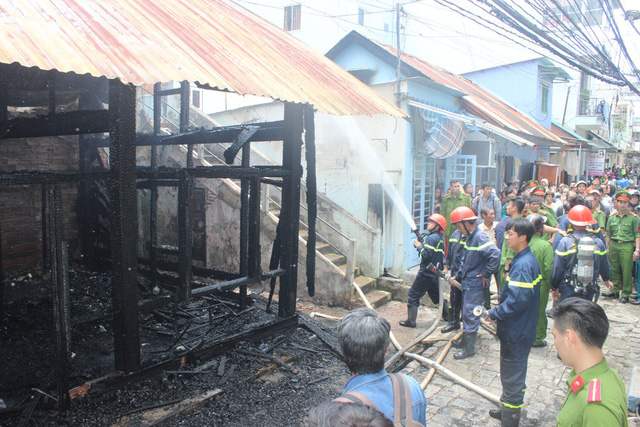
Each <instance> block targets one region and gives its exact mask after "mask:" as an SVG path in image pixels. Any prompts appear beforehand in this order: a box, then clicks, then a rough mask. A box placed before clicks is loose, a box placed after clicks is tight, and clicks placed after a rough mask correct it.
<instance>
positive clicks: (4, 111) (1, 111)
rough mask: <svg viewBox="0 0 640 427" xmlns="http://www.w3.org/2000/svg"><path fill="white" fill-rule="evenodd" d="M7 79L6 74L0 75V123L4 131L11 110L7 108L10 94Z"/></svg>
mask: <svg viewBox="0 0 640 427" xmlns="http://www.w3.org/2000/svg"><path fill="white" fill-rule="evenodd" d="M5 79H6V77H5V76H4V74H3V73H0V123H1V124H2V129H4V127H5V123H6V122H7V119H8V118H9V109H8V108H7V107H8V101H9V99H8V98H9V94H8V88H7V84H6V81H5Z"/></svg>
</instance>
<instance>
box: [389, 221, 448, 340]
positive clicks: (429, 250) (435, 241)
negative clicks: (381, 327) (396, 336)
mask: <svg viewBox="0 0 640 427" xmlns="http://www.w3.org/2000/svg"><path fill="white" fill-rule="evenodd" d="M427 220H428V224H427V231H428V232H429V234H428V235H427V237H426V238H425V239H424V242H422V243H421V242H420V241H418V240H416V241H415V242H414V243H413V245H414V246H415V247H416V249H417V250H418V254H420V270H419V271H418V275H417V276H416V280H414V281H413V284H412V285H411V289H409V301H408V303H407V320H401V321H400V322H399V323H400V326H404V327H407V328H415V327H416V324H417V319H418V307H420V298H422V297H423V296H424V294H425V293H429V298H431V301H433V303H434V304H438V303H439V302H440V293H439V289H438V277H437V276H436V273H434V272H432V271H430V270H429V269H428V268H427V266H428V265H429V264H433V265H434V266H435V267H436V268H439V269H442V267H443V265H444V248H445V243H444V231H445V229H446V228H447V220H445V219H444V217H443V216H442V215H440V214H432V215H431V216H430V217H429V218H428V219H427ZM443 303H444V306H445V308H446V304H447V302H446V301H443Z"/></svg>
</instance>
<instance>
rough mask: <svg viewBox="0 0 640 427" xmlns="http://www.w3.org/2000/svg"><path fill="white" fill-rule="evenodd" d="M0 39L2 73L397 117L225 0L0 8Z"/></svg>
mask: <svg viewBox="0 0 640 427" xmlns="http://www.w3.org/2000/svg"><path fill="white" fill-rule="evenodd" d="M0 38H1V39H2V43H0V62H1V63H6V64H11V63H14V62H17V63H19V64H21V65H23V66H25V67H38V68H40V69H43V70H50V69H56V70H58V71H61V72H75V73H78V74H85V73H89V74H91V75H93V76H96V77H99V76H105V77H107V78H109V79H113V78H119V79H120V80H122V81H123V82H127V83H133V84H134V85H137V86H139V85H142V84H144V83H156V82H167V81H171V80H178V81H179V80H188V81H191V82H200V83H202V84H208V85H210V86H211V87H213V88H218V89H223V90H228V91H232V92H236V93H239V94H247V95H258V96H266V97H270V98H273V99H278V100H282V101H288V102H296V103H309V104H312V105H313V106H314V107H315V108H316V109H318V110H319V111H322V112H325V113H329V114H336V115H373V114H389V115H392V116H396V117H403V116H406V115H405V114H404V113H403V112H402V111H400V110H399V109H397V108H396V107H395V106H394V105H393V104H391V103H389V102H388V101H386V100H385V99H384V98H383V97H382V96H380V95H378V94H377V93H376V92H375V91H373V90H371V89H370V88H368V87H367V86H366V85H364V84H363V83H361V82H360V81H359V80H358V79H356V78H355V77H353V76H351V75H350V74H349V73H347V72H346V71H344V70H343V69H342V68H340V67H339V66H338V65H336V64H335V63H333V62H332V61H330V60H329V59H327V58H325V57H324V56H322V55H320V54H319V53H317V52H315V51H314V50H313V49H311V48H310V47H309V46H307V45H305V44H304V43H302V42H301V41H299V40H297V39H296V38H295V37H293V36H291V35H290V34H287V33H286V32H285V31H284V30H282V29H280V28H278V27H276V26H274V25H272V24H270V23H268V22H266V21H264V20H262V19H261V18H259V17H257V16H255V15H253V14H252V13H251V12H249V11H247V10H245V9H242V8H240V7H238V6H235V5H231V4H230V3H228V2H226V1H224V0H47V1H43V0H3V1H2V2H0Z"/></svg>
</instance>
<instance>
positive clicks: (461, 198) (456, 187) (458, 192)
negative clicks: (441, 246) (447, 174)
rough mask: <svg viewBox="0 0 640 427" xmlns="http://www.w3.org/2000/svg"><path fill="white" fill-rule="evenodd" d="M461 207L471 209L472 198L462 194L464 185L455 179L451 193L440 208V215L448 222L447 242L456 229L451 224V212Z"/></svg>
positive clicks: (443, 200)
mask: <svg viewBox="0 0 640 427" xmlns="http://www.w3.org/2000/svg"><path fill="white" fill-rule="evenodd" d="M460 206H467V207H471V197H469V196H468V195H466V194H464V193H463V192H462V184H460V181H458V180H456V179H454V180H452V181H451V191H450V192H449V193H448V194H445V195H444V196H443V197H442V206H441V207H440V213H441V214H442V216H443V217H444V218H445V219H446V220H447V229H446V231H445V234H446V236H447V242H448V241H449V237H451V234H452V233H453V231H454V230H455V229H456V228H455V227H454V226H453V225H452V224H451V212H453V210H454V209H455V208H458V207H460Z"/></svg>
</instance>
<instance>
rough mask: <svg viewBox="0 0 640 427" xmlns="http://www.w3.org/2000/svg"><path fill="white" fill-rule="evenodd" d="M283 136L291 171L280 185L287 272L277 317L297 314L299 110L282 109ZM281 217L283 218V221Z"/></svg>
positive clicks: (294, 106)
mask: <svg viewBox="0 0 640 427" xmlns="http://www.w3.org/2000/svg"><path fill="white" fill-rule="evenodd" d="M284 123H285V124H284V127H285V136H284V140H283V144H282V166H283V168H285V169H287V170H289V171H291V175H289V176H287V177H286V178H284V182H283V185H282V209H281V210H280V221H283V220H284V221H285V225H284V227H283V229H282V230H283V241H282V258H281V262H280V265H281V266H282V267H283V268H284V269H286V270H287V274H286V275H285V276H282V277H280V290H279V293H278V296H279V301H278V315H279V316H281V317H288V316H292V315H294V314H295V312H296V296H297V289H298V286H297V281H298V232H299V226H300V179H301V178H302V165H301V164H300V162H301V157H302V131H303V115H302V106H301V105H298V104H293V103H289V102H287V103H285V105H284ZM283 217H284V218H283Z"/></svg>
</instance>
